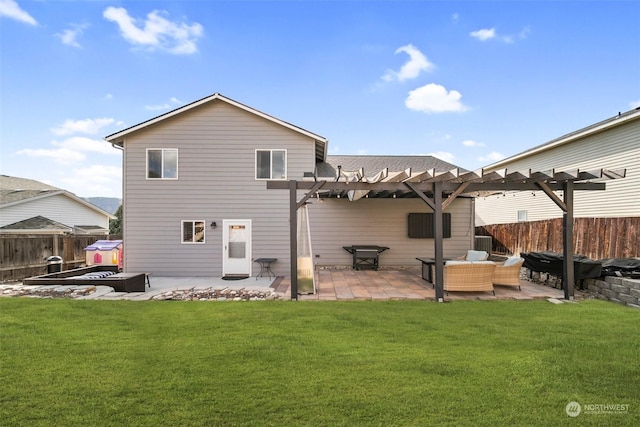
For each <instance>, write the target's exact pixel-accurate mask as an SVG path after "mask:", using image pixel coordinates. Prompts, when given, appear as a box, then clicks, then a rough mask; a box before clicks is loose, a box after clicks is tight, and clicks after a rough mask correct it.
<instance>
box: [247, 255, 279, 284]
mask: <svg viewBox="0 0 640 427" xmlns="http://www.w3.org/2000/svg"><path fill="white" fill-rule="evenodd" d="M253 261H254V262H257V263H258V264H260V273H258V274H257V275H256V280H258V277H264V275H265V274H267V276H268V277H269V279H271V276H272V275H273V277H274V278H275V277H276V275H275V273H274V272H273V271H271V264H273V263H274V262H276V261H278V258H256V259H254V260H253Z"/></svg>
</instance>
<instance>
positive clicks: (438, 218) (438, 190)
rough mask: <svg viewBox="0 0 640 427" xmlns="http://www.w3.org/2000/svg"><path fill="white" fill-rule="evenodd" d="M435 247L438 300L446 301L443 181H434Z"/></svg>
mask: <svg viewBox="0 0 640 427" xmlns="http://www.w3.org/2000/svg"><path fill="white" fill-rule="evenodd" d="M433 204H434V205H435V206H434V209H433V247H434V260H435V266H434V267H435V274H436V278H435V288H436V301H437V302H443V301H444V255H443V253H444V251H443V246H444V245H443V242H442V236H443V232H442V226H443V224H444V221H443V219H442V183H441V182H434V183H433Z"/></svg>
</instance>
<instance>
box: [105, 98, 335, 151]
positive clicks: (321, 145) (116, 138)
mask: <svg viewBox="0 0 640 427" xmlns="http://www.w3.org/2000/svg"><path fill="white" fill-rule="evenodd" d="M216 100H217V101H222V102H226V103H227V104H229V105H233V106H234V107H237V108H240V109H242V110H244V111H247V112H249V113H251V114H255V115H256V116H259V117H262V118H263V119H266V120H269V121H271V122H273V123H276V124H278V125H280V126H284V127H285V128H287V129H291V130H293V131H295V132H298V133H300V134H302V135H304V136H307V137H309V138H312V139H313V140H315V141H316V157H317V158H318V159H324V157H325V156H326V154H327V143H328V142H329V141H328V139H327V138H325V137H323V136H320V135H318V134H315V133H313V132H310V131H308V130H306V129H303V128H301V127H299V126H296V125H293V124H291V123H288V122H285V121H284V120H280V119H278V118H276V117H273V116H271V115H269V114H266V113H264V112H262V111H259V110H256V109H255V108H252V107H249V106H248V105H245V104H242V103H240V102H238V101H234V100H233V99H231V98H227V97H226V96H223V95H221V94H219V93H217V92H216V93H214V94H213V95H210V96H207V97H205V98H202V99H199V100H197V101H194V102H192V103H190V104H187V105H183V106H182V107H179V108H176V109H175V110H171V111H169V112H167V113H164V114H161V115H159V116H156V117H154V118H151V119H149V120H146V121H144V122H141V123H138V124H137V125H134V126H131V127H128V128H126V129H123V130H121V131H119V132H116V133H113V134H111V135H108V136H106V137H105V138H104V139H105V140H106V141H108V142H110V143H112V144H115V145H118V146H120V147H122V146H123V144H124V140H125V137H126V136H127V135H130V134H132V133H134V132H137V131H139V130H141V129H144V128H146V127H149V126H152V125H155V124H156V123H159V122H161V121H163V120H166V119H168V118H170V117H173V116H176V115H178V114H182V113H184V112H186V111H189V110H192V109H194V108H197V107H199V106H201V105H204V104H207V103H209V102H213V101H216Z"/></svg>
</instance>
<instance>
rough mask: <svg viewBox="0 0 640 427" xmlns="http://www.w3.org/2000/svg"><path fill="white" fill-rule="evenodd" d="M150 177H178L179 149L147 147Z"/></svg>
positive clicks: (148, 176)
mask: <svg viewBox="0 0 640 427" xmlns="http://www.w3.org/2000/svg"><path fill="white" fill-rule="evenodd" d="M147 178H148V179H178V150H177V149H175V148H149V149H147Z"/></svg>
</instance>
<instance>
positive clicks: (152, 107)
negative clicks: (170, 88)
mask: <svg viewBox="0 0 640 427" xmlns="http://www.w3.org/2000/svg"><path fill="white" fill-rule="evenodd" d="M169 101H171V103H172V104H174V105H171V104H169V103H168V102H165V103H164V104H155V105H145V106H144V108H145V110H149V111H158V110H168V109H170V108H174V107H175V106H176V105H180V104H182V102H181V101H180V100H179V99H178V98H176V97H175V96H174V97H171V98H170V99H169Z"/></svg>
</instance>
